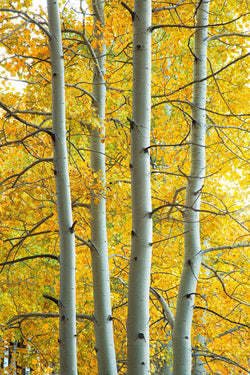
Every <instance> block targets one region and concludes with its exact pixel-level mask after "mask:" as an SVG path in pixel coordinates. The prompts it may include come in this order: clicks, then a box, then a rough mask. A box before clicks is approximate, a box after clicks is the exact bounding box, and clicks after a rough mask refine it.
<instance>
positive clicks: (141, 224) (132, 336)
mask: <svg viewBox="0 0 250 375" xmlns="http://www.w3.org/2000/svg"><path fill="white" fill-rule="evenodd" d="M151 12H152V10H151V3H150V1H144V0H135V2H134V13H133V26H134V31H133V108H132V119H131V120H130V128H131V163H130V169H131V189H132V233H131V236H132V238H131V258H130V269H129V292H128V320H127V340H128V352H127V366H128V367H127V375H139V374H140V375H142V374H148V373H149V371H150V363H149V287H150V269H151V253H152V218H151V215H150V213H151V211H152V208H151V186H150V155H149V149H148V147H149V146H150V120H151V32H150V31H149V27H150V26H151Z"/></svg>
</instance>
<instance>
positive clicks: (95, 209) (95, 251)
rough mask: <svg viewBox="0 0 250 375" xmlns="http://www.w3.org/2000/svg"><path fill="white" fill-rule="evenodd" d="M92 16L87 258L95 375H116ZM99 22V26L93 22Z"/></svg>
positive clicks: (101, 100) (101, 102) (99, 72)
mask: <svg viewBox="0 0 250 375" xmlns="http://www.w3.org/2000/svg"><path fill="white" fill-rule="evenodd" d="M92 6H93V10H94V14H95V16H94V17H95V31H94V32H95V40H97V41H98V42H99V44H98V47H96V48H95V49H94V53H95V57H96V60H95V61H94V69H93V96H94V97H95V99H96V100H95V102H93V108H94V116H96V118H97V119H98V121H99V124H100V127H99V128H91V129H90V145H91V155H90V157H91V168H92V170H93V172H95V173H96V174H98V176H99V179H100V180H101V182H102V186H103V188H102V191H99V192H98V193H97V192H94V190H92V194H91V245H92V248H91V256H92V272H93V290H94V316H95V320H94V326H95V349H96V353H97V362H98V375H106V374H110V375H116V374H117V366H116V355H115V347H114V338H113V323H112V309H111V298H110V297H111V296H110V279H109V262H108V244H107V229H106V197H105V188H106V177H105V142H104V141H105V125H104V119H105V100H106V84H105V80H104V78H103V75H104V73H105V68H104V63H105V54H106V48H105V44H104V42H103V34H102V32H101V31H100V30H98V24H99V25H101V26H103V25H104V3H103V2H102V1H93V5H92ZM97 21H99V22H97ZM97 198H98V199H97Z"/></svg>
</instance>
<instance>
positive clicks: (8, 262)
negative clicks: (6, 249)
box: [0, 232, 59, 266]
mask: <svg viewBox="0 0 250 375" xmlns="http://www.w3.org/2000/svg"><path fill="white" fill-rule="evenodd" d="M45 233H46V232H45ZM37 258H48V259H55V260H57V261H58V262H59V259H58V257H57V256H56V255H53V254H38V255H30V256H27V257H24V258H18V259H14V260H8V261H7V262H3V263H0V266H7V265H12V264H15V263H19V262H25V261H26V260H31V259H37Z"/></svg>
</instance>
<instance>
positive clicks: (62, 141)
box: [47, 0, 77, 375]
mask: <svg viewBox="0 0 250 375" xmlns="http://www.w3.org/2000/svg"><path fill="white" fill-rule="evenodd" d="M47 7H48V19H49V33H50V38H49V39H50V54H51V69H52V132H53V144H54V158H53V161H54V174H55V181H56V200H57V213H58V221H59V235H60V299H59V301H58V306H59V348H60V374H61V375H77V357H76V303H75V236H74V225H73V219H72V209H71V196H70V183H69V173H68V159H67V144H66V126H65V94H64V63H63V50H62V39H61V26H60V15H59V5H58V0H53V1H52V0H47Z"/></svg>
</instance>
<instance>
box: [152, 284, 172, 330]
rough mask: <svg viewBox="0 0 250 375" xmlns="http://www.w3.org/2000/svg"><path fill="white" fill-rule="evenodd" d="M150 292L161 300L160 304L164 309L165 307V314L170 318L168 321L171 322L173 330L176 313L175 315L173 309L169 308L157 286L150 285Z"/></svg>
mask: <svg viewBox="0 0 250 375" xmlns="http://www.w3.org/2000/svg"><path fill="white" fill-rule="evenodd" d="M150 292H151V293H152V294H153V295H154V296H155V297H156V298H157V299H158V301H159V302H160V304H161V306H162V309H163V313H164V316H165V318H166V319H167V320H168V322H169V324H170V327H171V329H172V330H173V329H174V315H173V313H172V311H171V310H170V308H169V306H168V304H167V302H166V300H165V299H164V297H163V296H162V295H161V294H160V293H159V292H158V291H157V290H156V289H155V288H152V287H150Z"/></svg>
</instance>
